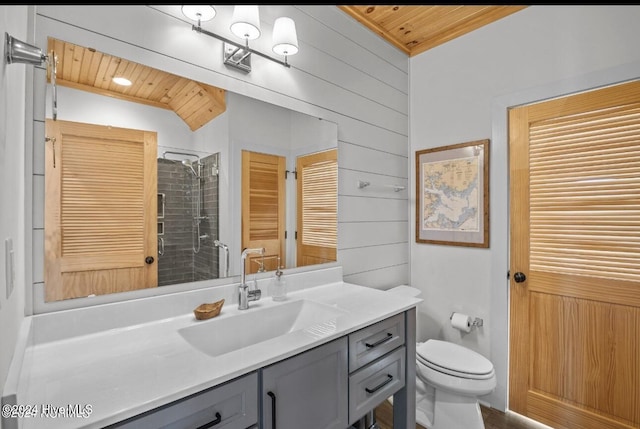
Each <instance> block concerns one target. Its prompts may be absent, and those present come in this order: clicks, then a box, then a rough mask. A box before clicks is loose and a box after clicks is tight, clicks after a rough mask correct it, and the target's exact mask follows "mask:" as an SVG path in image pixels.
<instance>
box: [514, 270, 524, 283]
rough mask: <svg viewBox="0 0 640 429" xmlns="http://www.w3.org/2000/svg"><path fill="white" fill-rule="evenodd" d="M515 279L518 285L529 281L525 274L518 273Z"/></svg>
mask: <svg viewBox="0 0 640 429" xmlns="http://www.w3.org/2000/svg"><path fill="white" fill-rule="evenodd" d="M513 279H514V280H515V281H516V283H522V282H523V281H525V280H526V279H527V276H525V275H524V273H521V272H519V271H518V272H517V273H515V274H514V275H513Z"/></svg>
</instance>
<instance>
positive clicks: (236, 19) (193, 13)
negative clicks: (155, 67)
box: [182, 5, 298, 73]
mask: <svg viewBox="0 0 640 429" xmlns="http://www.w3.org/2000/svg"><path fill="white" fill-rule="evenodd" d="M182 14H183V15H184V16H186V17H187V18H189V19H191V20H192V21H196V22H197V25H192V26H191V29H192V30H193V31H197V32H198V33H201V34H205V35H207V36H209V37H213V38H215V39H218V40H220V41H222V42H223V49H222V53H223V60H224V63H225V64H226V65H228V66H231V67H234V68H237V69H239V70H242V71H244V72H246V73H249V72H250V71H251V54H256V55H258V56H261V57H263V58H266V59H268V60H271V61H273V62H276V63H278V64H281V65H283V66H285V67H291V66H290V65H289V63H288V62H287V58H288V57H289V56H290V55H295V54H296V53H297V52H298V36H297V34H296V24H295V22H294V21H293V19H291V18H288V17H280V18H278V19H276V21H275V23H274V25H273V52H274V53H276V54H277V55H281V56H283V57H284V60H279V59H277V58H274V57H272V56H270V55H267V54H264V53H262V52H260V51H257V50H255V49H252V48H250V47H249V40H255V39H257V38H258V37H260V35H261V31H260V12H259V10H258V6H253V5H237V6H234V8H233V16H232V19H231V25H230V27H229V29H230V30H231V33H233V34H234V35H235V36H236V37H238V38H239V39H242V40H244V45H243V44H241V43H238V42H234V41H232V40H229V39H227V38H226V37H223V36H220V35H218V34H215V33H212V32H210V31H207V30H205V29H204V28H202V26H201V23H202V22H205V21H209V20H211V19H213V18H214V17H215V16H216V10H215V9H214V8H213V6H209V5H193V6H182Z"/></svg>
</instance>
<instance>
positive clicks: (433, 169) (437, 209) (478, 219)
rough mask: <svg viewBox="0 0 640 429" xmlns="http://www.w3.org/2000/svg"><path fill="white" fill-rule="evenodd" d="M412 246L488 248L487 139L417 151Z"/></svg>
mask: <svg viewBox="0 0 640 429" xmlns="http://www.w3.org/2000/svg"><path fill="white" fill-rule="evenodd" d="M416 208H417V210H416V242H418V243H433V244H447V245H452V246H470V247H489V140H488V139H487V140H478V141H472V142H467V143H460V144H454V145H451V146H443V147H437V148H433V149H424V150H420V151H416Z"/></svg>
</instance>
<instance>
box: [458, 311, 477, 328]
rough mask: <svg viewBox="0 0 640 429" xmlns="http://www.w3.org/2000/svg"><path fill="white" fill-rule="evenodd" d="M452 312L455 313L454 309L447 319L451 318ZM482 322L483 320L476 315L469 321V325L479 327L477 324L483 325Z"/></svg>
mask: <svg viewBox="0 0 640 429" xmlns="http://www.w3.org/2000/svg"><path fill="white" fill-rule="evenodd" d="M454 314H456V312H455V311H454V312H452V313H451V315H450V316H449V320H451V319H453V315H454ZM483 323H484V322H483V320H482V319H481V318H479V317H476V318H474V319H473V321H472V322H471V327H472V328H477V327H479V326H482V325H483Z"/></svg>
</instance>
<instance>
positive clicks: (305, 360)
mask: <svg viewBox="0 0 640 429" xmlns="http://www.w3.org/2000/svg"><path fill="white" fill-rule="evenodd" d="M261 401H262V410H263V413H262V428H263V429H300V428H305V429H344V428H346V427H348V416H347V414H348V404H349V398H348V373H347V338H346V337H343V338H340V339H338V340H335V341H333V342H331V343H328V344H325V345H322V346H320V347H317V348H315V349H312V350H309V351H308V352H305V353H302V354H300V355H297V356H294V357H292V358H290V359H287V360H284V361H282V362H278V363H276V364H274V365H271V366H269V367H266V368H265V369H263V371H262V395H261Z"/></svg>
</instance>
